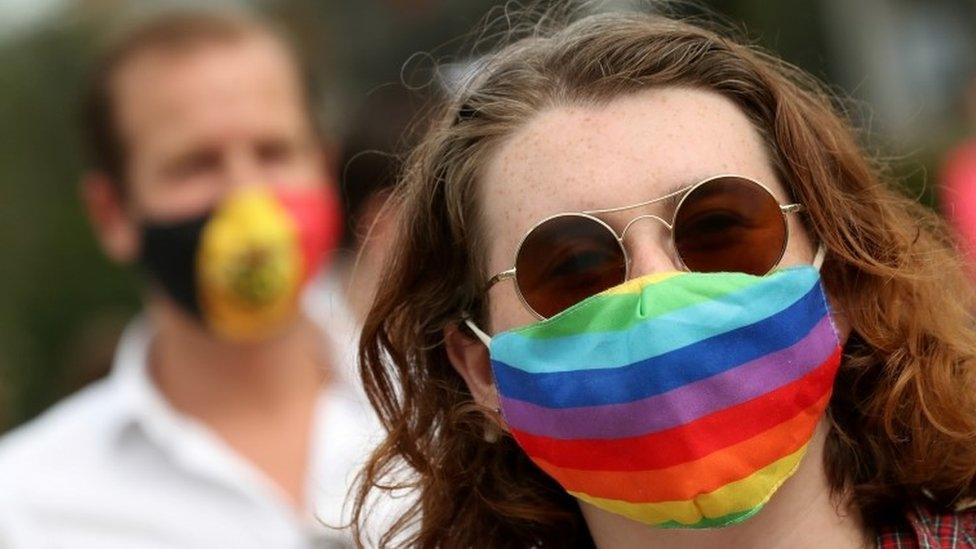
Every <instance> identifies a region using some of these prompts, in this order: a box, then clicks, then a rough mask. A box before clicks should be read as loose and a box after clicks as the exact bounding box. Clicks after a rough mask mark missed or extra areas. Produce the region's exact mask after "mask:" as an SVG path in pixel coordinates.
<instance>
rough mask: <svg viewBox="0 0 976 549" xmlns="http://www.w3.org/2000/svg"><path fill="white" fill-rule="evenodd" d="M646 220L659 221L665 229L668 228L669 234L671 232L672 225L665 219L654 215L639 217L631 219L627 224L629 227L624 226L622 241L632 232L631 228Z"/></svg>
mask: <svg viewBox="0 0 976 549" xmlns="http://www.w3.org/2000/svg"><path fill="white" fill-rule="evenodd" d="M645 219H652V220H654V221H657V222H659V223H660V224H661V225H664V228H666V229H667V230H668V232H669V233H670V232H671V224H670V223H668V222H667V221H666V220H665V219H664V218H663V217H661V216H657V215H653V214H646V215H639V216H637V217H635V218H633V219H631V220H630V221H628V222H627V225H625V226H624V229H623V230H622V231H620V241H621V242H623V241H624V239H626V238H627V232H628V231H630V228H631V227H633V226H634V225H635V224H637V222H639V221H643V220H645Z"/></svg>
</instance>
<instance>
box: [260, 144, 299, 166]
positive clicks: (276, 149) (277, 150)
mask: <svg viewBox="0 0 976 549" xmlns="http://www.w3.org/2000/svg"><path fill="white" fill-rule="evenodd" d="M255 152H256V154H257V156H258V158H259V159H260V161H261V162H262V163H264V164H275V163H280V162H284V161H286V160H289V159H290V158H291V157H292V156H294V154H295V147H294V146H293V145H292V144H291V143H288V142H286V141H266V142H264V143H259V144H258V145H257V149H256V151H255Z"/></svg>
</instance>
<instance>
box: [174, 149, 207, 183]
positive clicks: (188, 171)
mask: <svg viewBox="0 0 976 549" xmlns="http://www.w3.org/2000/svg"><path fill="white" fill-rule="evenodd" d="M219 167H220V155H219V154H218V153H217V152H216V151H199V152H195V153H192V154H189V155H186V156H184V157H183V158H181V159H179V160H177V161H176V162H174V163H173V164H172V165H171V166H170V168H169V169H168V170H167V172H168V175H169V176H170V178H171V179H184V178H187V177H192V176H194V175H199V174H201V173H207V172H210V171H213V170H215V169H217V168H219Z"/></svg>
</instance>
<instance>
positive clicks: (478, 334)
mask: <svg viewBox="0 0 976 549" xmlns="http://www.w3.org/2000/svg"><path fill="white" fill-rule="evenodd" d="M464 323H465V324H466V325H467V326H468V328H469V329H470V330H471V331H472V332H474V335H475V336H476V337H477V338H478V339H479V340H481V342H482V343H484V344H485V347H489V346H491V336H490V335H488V334H486V333H485V332H484V331H483V330H482V329H481V328H479V327H478V326H476V325H475V323H474V322H471V319H470V318H465V319H464Z"/></svg>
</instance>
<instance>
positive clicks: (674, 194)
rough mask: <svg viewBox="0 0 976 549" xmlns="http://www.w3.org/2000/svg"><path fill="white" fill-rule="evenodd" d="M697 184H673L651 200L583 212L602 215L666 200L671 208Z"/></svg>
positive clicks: (666, 203)
mask: <svg viewBox="0 0 976 549" xmlns="http://www.w3.org/2000/svg"><path fill="white" fill-rule="evenodd" d="M697 184H698V182H694V183H679V184H677V185H673V186H671V187H670V188H668V190H667V191H666V192H665V193H664V194H662V195H661V196H658V197H656V198H651V199H650V200H644V201H642V202H638V203H636V204H629V205H627V206H616V207H613V208H603V209H599V210H584V211H583V212H581V213H585V214H587V215H600V214H608V213H615V212H622V211H624V210H630V209H633V208H640V207H641V206H647V205H650V204H654V203H657V202H664V204H665V206H666V207H667V208H669V209H670V208H672V207H675V206H677V205H678V202H679V201H680V200H681V196H682V195H683V194H684V193H686V192H687V191H688V190H690V189H691V188H692V187H694V186H695V185H697Z"/></svg>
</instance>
